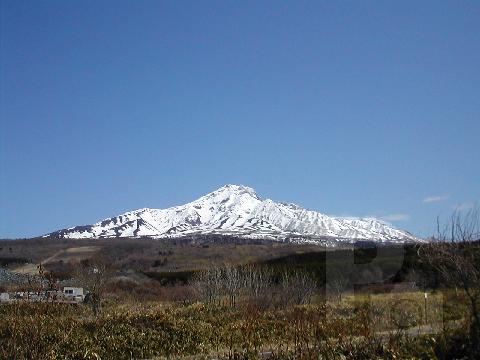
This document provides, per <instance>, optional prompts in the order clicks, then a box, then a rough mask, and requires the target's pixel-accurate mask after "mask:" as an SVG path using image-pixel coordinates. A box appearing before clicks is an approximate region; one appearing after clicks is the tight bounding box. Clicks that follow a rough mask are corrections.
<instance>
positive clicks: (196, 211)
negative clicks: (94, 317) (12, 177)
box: [46, 185, 418, 243]
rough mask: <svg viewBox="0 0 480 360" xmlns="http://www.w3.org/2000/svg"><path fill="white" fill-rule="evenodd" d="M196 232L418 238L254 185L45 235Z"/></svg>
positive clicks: (301, 238) (308, 238) (298, 238)
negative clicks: (283, 199) (264, 195)
mask: <svg viewBox="0 0 480 360" xmlns="http://www.w3.org/2000/svg"><path fill="white" fill-rule="evenodd" d="M196 234H220V235H234V236H237V237H241V238H242V237H243V238H256V239H271V240H279V241H284V240H291V241H295V242H321V243H332V242H333V243H335V242H338V241H350V242H352V241H357V240H369V241H378V242H403V241H417V240H418V239H417V238H415V237H414V236H413V235H411V234H409V233H408V232H406V231H402V230H397V229H395V228H393V227H391V226H390V225H388V224H386V223H384V222H381V221H379V220H377V219H373V218H366V219H352V218H339V217H331V216H327V215H324V214H321V213H319V212H315V211H310V210H306V209H302V208H301V207H299V206H297V205H294V204H285V203H278V202H274V201H272V200H270V199H265V200H264V199H261V198H260V197H259V196H258V195H257V194H256V193H255V191H254V190H253V189H252V188H250V187H247V186H241V185H226V186H223V187H221V188H220V189H218V190H216V191H214V192H211V193H209V194H207V195H205V196H202V197H201V198H199V199H198V200H195V201H193V202H190V203H188V204H185V205H180V206H175V207H171V208H168V209H148V208H145V209H139V210H135V211H131V212H127V213H125V214H122V215H119V216H115V217H112V218H109V219H105V220H103V221H100V222H98V223H96V224H93V225H85V226H76V227H72V228H69V229H64V230H59V231H56V232H54V233H51V234H49V235H46V236H56V237H62V238H109V237H144V236H146V237H152V238H168V237H183V236H189V235H196Z"/></svg>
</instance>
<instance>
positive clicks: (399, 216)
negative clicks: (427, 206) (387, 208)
mask: <svg viewBox="0 0 480 360" xmlns="http://www.w3.org/2000/svg"><path fill="white" fill-rule="evenodd" d="M380 219H382V220H384V221H392V222H395V221H407V220H409V219H410V215H408V214H389V215H384V216H382V217H381V218H380Z"/></svg>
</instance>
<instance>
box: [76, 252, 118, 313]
mask: <svg viewBox="0 0 480 360" xmlns="http://www.w3.org/2000/svg"><path fill="white" fill-rule="evenodd" d="M111 274H112V269H111V268H110V266H108V264H107V263H106V262H105V261H102V260H101V259H92V260H88V261H82V262H81V266H80V269H79V271H78V273H77V277H76V278H77V281H78V282H79V284H80V285H82V286H83V288H84V289H85V290H86V291H87V295H86V297H85V302H86V303H87V304H89V305H90V307H91V308H92V311H93V313H94V314H95V316H97V315H99V314H100V312H101V310H102V301H103V298H104V295H105V290H106V285H107V282H108V281H109V279H110V277H111Z"/></svg>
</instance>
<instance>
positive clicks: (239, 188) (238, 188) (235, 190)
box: [206, 184, 260, 200]
mask: <svg viewBox="0 0 480 360" xmlns="http://www.w3.org/2000/svg"><path fill="white" fill-rule="evenodd" d="M219 194H227V195H243V194H249V195H250V196H252V197H254V198H255V199H258V200H259V199H260V198H259V196H258V195H257V193H256V192H255V190H254V189H253V188H251V187H249V186H245V185H235V184H227V185H224V186H222V187H220V188H218V189H217V190H215V191H213V192H211V193H210V194H207V195H206V196H209V195H219Z"/></svg>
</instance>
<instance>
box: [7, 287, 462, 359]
mask: <svg viewBox="0 0 480 360" xmlns="http://www.w3.org/2000/svg"><path fill="white" fill-rule="evenodd" d="M421 295H423V294H418V293H410V294H390V295H388V296H383V295H381V296H374V297H369V298H368V299H367V298H365V296H362V297H361V298H357V299H356V298H354V297H347V298H345V299H344V300H343V301H328V302H318V303H316V304H314V305H303V306H286V307H277V308H269V309H265V308H263V306H262V303H261V302H257V301H246V302H242V303H241V304H240V305H238V306H236V307H230V306H224V305H222V304H220V305H212V304H210V305H206V304H202V303H193V304H191V305H187V306H181V305H179V304H172V303H170V304H166V303H161V302H144V303H136V304H134V303H125V302H123V303H113V302H110V303H108V304H107V305H106V307H105V309H104V312H103V313H102V314H101V316H99V317H94V316H93V315H92V313H91V312H90V310H89V309H88V308H87V307H84V306H79V307H73V306H67V305H62V304H48V303H37V304H32V303H14V304H9V305H4V306H1V307H0V317H1V320H2V321H1V323H0V357H1V358H3V359H148V358H152V359H153V358H244V359H255V358H260V357H262V356H263V357H268V358H272V359H293V358H296V359H297V358H301V359H318V358H325V359H342V358H348V359H370V358H381V359H399V358H400V359H405V358H409V359H436V358H438V359H440V358H445V356H447V358H449V357H448V352H449V351H450V349H451V348H452V347H453V346H454V344H455V339H456V338H458V337H459V336H460V337H461V336H462V333H463V332H464V331H465V330H464V328H463V326H462V324H463V322H462V317H463V315H464V314H463V310H462V307H461V306H460V307H459V306H456V307H455V308H453V307H451V308H448V307H443V304H444V303H445V302H444V295H442V294H433V295H431V302H432V304H431V309H432V310H431V311H430V313H429V314H428V315H429V316H430V319H429V320H428V322H427V323H428V324H430V325H431V326H429V327H424V326H423V325H425V323H426V321H427V320H426V318H425V314H424V313H423V312H422V309H423V301H422V296H421ZM451 300H452V299H450V301H451ZM456 303H457V304H461V301H457V302H456ZM402 304H403V305H402ZM439 305H442V306H439ZM440 310H441V311H440ZM443 311H447V312H448V314H449V316H450V318H449V319H448V320H447V321H446V322H443V320H444V319H443V318H444V316H443ZM455 319H457V321H455ZM435 325H442V326H435ZM444 325H447V326H444ZM422 326H423V327H422ZM452 344H453V345H452ZM450 358H452V357H450Z"/></svg>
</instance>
